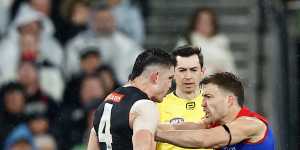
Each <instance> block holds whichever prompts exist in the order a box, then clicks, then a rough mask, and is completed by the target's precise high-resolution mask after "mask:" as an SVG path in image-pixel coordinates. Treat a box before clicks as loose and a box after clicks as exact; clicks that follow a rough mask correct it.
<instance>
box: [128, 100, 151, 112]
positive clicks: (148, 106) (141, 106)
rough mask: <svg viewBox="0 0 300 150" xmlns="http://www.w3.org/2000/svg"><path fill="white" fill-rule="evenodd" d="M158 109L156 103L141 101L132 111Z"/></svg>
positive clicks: (135, 104)
mask: <svg viewBox="0 0 300 150" xmlns="http://www.w3.org/2000/svg"><path fill="white" fill-rule="evenodd" d="M153 108H155V109H156V108H157V105H156V103H155V102H153V101H151V100H149V99H140V100H138V101H136V102H134V103H133V105H132V110H143V109H153Z"/></svg>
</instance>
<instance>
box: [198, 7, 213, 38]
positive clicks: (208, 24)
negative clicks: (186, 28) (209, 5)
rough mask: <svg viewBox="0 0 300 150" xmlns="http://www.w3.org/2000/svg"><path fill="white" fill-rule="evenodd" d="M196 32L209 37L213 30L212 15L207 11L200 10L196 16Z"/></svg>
mask: <svg viewBox="0 0 300 150" xmlns="http://www.w3.org/2000/svg"><path fill="white" fill-rule="evenodd" d="M196 32H198V33H201V34H202V35H204V36H206V37H210V36H211V35H212V33H213V32H214V27H213V21H212V16H211V15H210V14H209V13H208V12H202V13H201V14H199V15H198V17H197V22H196Z"/></svg>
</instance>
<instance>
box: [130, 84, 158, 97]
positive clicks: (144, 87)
mask: <svg viewBox="0 0 300 150" xmlns="http://www.w3.org/2000/svg"><path fill="white" fill-rule="evenodd" d="M128 85H129V86H134V87H136V88H138V89H140V90H141V91H143V92H144V93H146V94H147V96H148V97H149V98H151V97H152V96H151V91H150V88H149V87H148V84H147V83H146V82H144V81H143V80H134V81H131V82H130V84H128Z"/></svg>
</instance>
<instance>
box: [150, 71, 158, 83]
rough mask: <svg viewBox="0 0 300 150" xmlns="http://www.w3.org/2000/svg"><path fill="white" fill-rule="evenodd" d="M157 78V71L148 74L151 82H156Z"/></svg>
mask: <svg viewBox="0 0 300 150" xmlns="http://www.w3.org/2000/svg"><path fill="white" fill-rule="evenodd" d="M157 80H158V72H152V73H151V74H150V81H151V83H157Z"/></svg>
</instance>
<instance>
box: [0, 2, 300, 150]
mask: <svg viewBox="0 0 300 150" xmlns="http://www.w3.org/2000/svg"><path fill="white" fill-rule="evenodd" d="M7 1H9V0H1V3H0V4H1V5H3V6H4V5H5V4H7ZM60 2H62V1H59V0H52V5H53V6H52V14H54V15H53V16H57V14H56V13H57V12H59V8H60ZM96 2H97V0H94V2H93V4H94V3H96ZM135 2H136V3H137V6H138V7H139V8H140V10H141V12H140V13H141V14H142V16H143V22H144V24H145V26H144V27H145V40H144V41H143V42H142V43H140V46H141V47H143V48H151V47H160V48H163V49H166V50H171V49H173V48H174V47H175V45H176V41H177V40H178V38H180V36H182V34H183V33H184V31H185V29H186V26H187V24H188V19H189V17H190V16H191V14H192V12H193V11H194V10H195V9H196V8H198V7H210V8H212V9H214V10H215V11H216V14H217V15H218V19H219V27H220V32H221V33H224V34H226V35H227V36H228V37H229V40H230V50H231V52H232V54H233V56H234V60H235V61H234V62H235V64H236V67H237V70H238V73H239V76H240V77H241V78H242V80H243V82H244V84H245V87H246V96H247V100H246V104H247V105H248V106H249V107H250V108H251V109H253V110H256V111H258V112H260V113H262V114H263V115H265V116H266V117H267V118H269V120H270V122H271V124H272V126H273V130H274V132H275V134H276V138H277V142H278V145H277V147H278V149H279V150H292V149H299V148H300V130H299V123H300V122H299V118H300V116H299V106H300V101H299V99H300V97H299V77H300V75H299V68H300V67H299V62H300V61H299V56H300V54H299V52H300V40H299V39H300V1H297V0H289V1H288V0H184V1H183V0H140V1H138V0H136V1H135ZM2 11H3V9H2ZM53 16H52V15H50V17H51V19H52V20H53V21H54V24H55V26H57V22H55V21H57V19H55V17H53ZM58 16H59V15H58ZM1 17H2V16H1ZM58 20H59V19H58ZM1 29H2V30H1V33H2V34H1V36H0V37H1V39H2V40H3V39H5V38H6V33H5V31H6V29H7V28H1ZM56 34H59V33H56ZM1 50H2V49H0V51H1ZM204 57H205V56H204ZM0 61H1V60H0ZM62 72H63V71H62ZM64 79H65V78H64ZM63 82H67V81H63ZM62 101H64V100H61V101H59V102H60V103H61V102H62ZM59 115H61V114H59ZM1 124H2V122H1ZM70 128H72V127H70ZM0 134H1V133H0Z"/></svg>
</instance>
